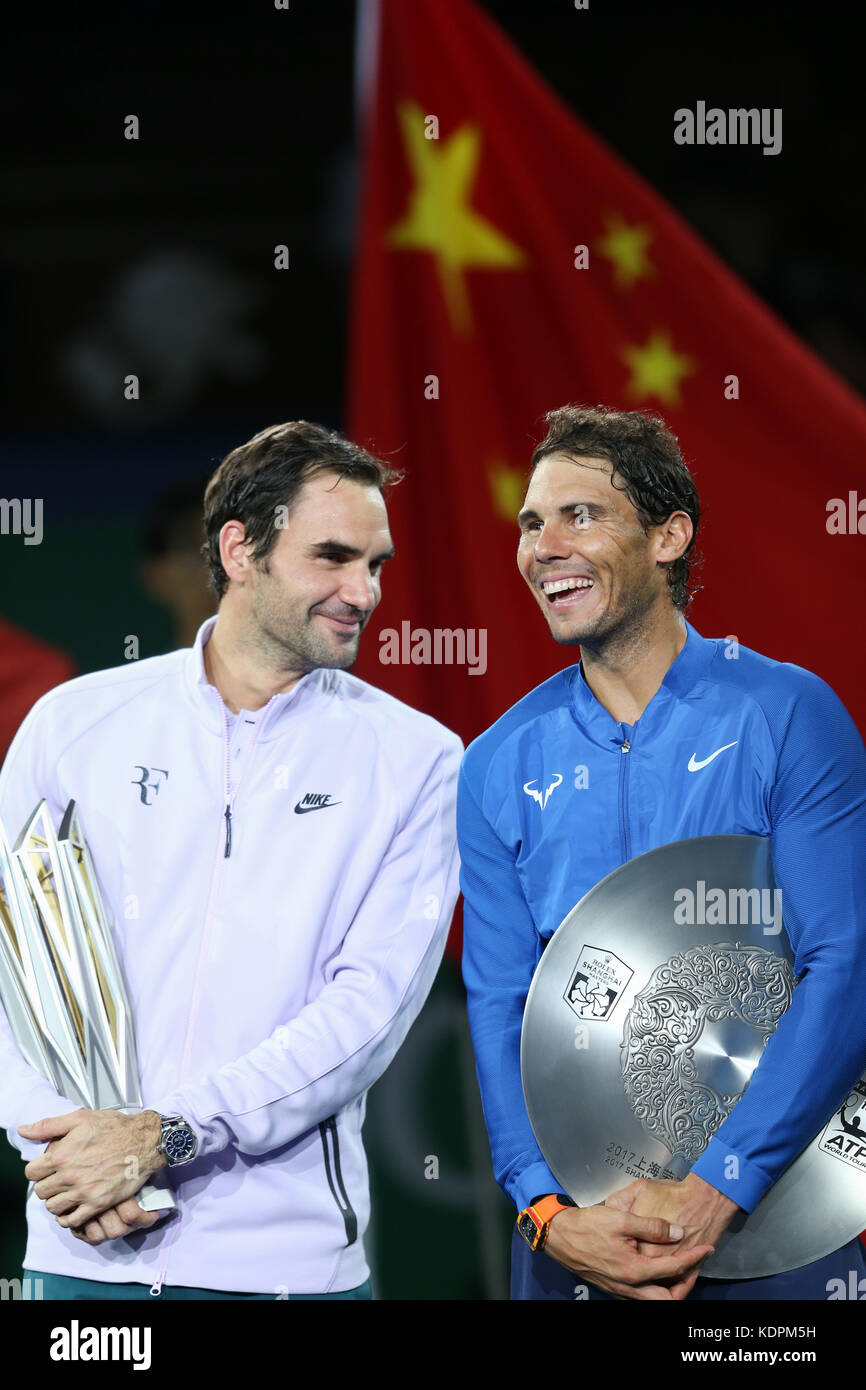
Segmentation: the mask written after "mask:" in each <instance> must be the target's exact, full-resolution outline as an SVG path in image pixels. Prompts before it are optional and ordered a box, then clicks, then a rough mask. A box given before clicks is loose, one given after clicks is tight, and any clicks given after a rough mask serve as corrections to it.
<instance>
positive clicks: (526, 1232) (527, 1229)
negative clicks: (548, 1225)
mask: <svg viewBox="0 0 866 1390" xmlns="http://www.w3.org/2000/svg"><path fill="white" fill-rule="evenodd" d="M518 1230H519V1231H520V1234H521V1235H522V1236H523V1239H524V1240H528V1241H529V1243H530V1244H532V1243H533V1241H534V1240H535V1238H536V1236H537V1235H538V1227H537V1226H536V1224H535V1222H534V1221H533V1219H532V1217H531V1216H530V1215H529V1213H528V1212H527V1213H526V1214H525V1215H524V1216H521V1218H520V1225H519V1227H518Z"/></svg>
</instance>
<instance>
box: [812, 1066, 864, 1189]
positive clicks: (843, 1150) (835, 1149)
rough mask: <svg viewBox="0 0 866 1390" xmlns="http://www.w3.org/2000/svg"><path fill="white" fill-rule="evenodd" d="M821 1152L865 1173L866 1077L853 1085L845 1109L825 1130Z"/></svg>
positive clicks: (841, 1110)
mask: <svg viewBox="0 0 866 1390" xmlns="http://www.w3.org/2000/svg"><path fill="white" fill-rule="evenodd" d="M818 1148H819V1149H820V1150H821V1152H822V1153H825V1154H833V1156H834V1158H841V1159H844V1161H845V1162H846V1163H850V1164H852V1165H853V1166H854V1167H855V1168H859V1169H860V1171H861V1173H866V1077H861V1079H860V1080H859V1081H855V1082H854V1087H853V1089H852V1090H851V1091H850V1092H849V1093H848V1096H847V1097H846V1099H845V1103H844V1104H843V1106H842V1108H841V1109H840V1110H837V1111H836V1113H835V1115H833V1116H832V1117H831V1119H830V1120H829V1122H828V1124H827V1125H826V1126H825V1128H824V1133H823V1134H822V1135H821V1138H820V1139H819V1141H818Z"/></svg>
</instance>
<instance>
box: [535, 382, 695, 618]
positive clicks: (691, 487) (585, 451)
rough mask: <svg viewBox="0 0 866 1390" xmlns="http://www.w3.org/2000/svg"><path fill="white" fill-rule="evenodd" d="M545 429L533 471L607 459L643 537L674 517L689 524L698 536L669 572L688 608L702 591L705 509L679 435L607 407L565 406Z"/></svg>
mask: <svg viewBox="0 0 866 1390" xmlns="http://www.w3.org/2000/svg"><path fill="white" fill-rule="evenodd" d="M545 423H546V425H547V434H546V435H545V437H544V439H542V441H541V443H540V444H539V445H538V446H537V448H536V449H535V452H534V453H533V455H532V462H531V468H532V469H533V470H534V469H535V468H537V467H538V465H539V463H541V460H542V459H544V458H547V456H548V455H549V454H571V455H573V456H574V457H575V458H590V457H597V458H606V459H608V460H609V462H610V463H611V464H612V465H613V472H612V474H611V483H612V484H613V486H614V487H616V488H618V489H619V490H620V491H621V492H624V493H625V495H626V497H627V498H628V499H629V501H630V502H631V504H632V506H633V507H634V509H635V511H636V512H637V515H638V520H639V521H640V524H641V526H642V527H643V529H644V531H645V532H647V533H648V532H649V528H650V526H660V525H661V524H662V522H664V521H667V519H668V517H669V516H670V515H671V513H672V512H685V513H686V515H687V516H689V517H690V518H691V522H692V526H693V527H694V532H693V535H692V539H691V541H690V542H689V545H688V548H687V549H686V551H685V552H684V554H682V555H681V556H680V558H679V559H678V560H674V561H672V562H671V563H670V564H669V565H666V566H665V568H666V569H667V572H668V584H669V585H670V591H671V599H672V601H673V603H674V604H675V605H676V607H677V608H681V609H685V608H687V607H688V605H689V604H690V603H691V601H692V598H693V597H694V595H695V594H696V593H697V592H698V589H699V588H700V585H698V584H695V583H694V582H693V580H692V578H691V571H692V570H693V569H695V568H696V567H697V566H698V565H699V564H700V556H699V555H698V553H697V551H696V548H695V546H696V540H697V534H698V523H699V521H700V516H701V504H700V499H699V497H698V493H697V489H696V487H695V483H694V479H693V478H692V475H691V473H690V472H689V470H688V468H687V467H686V464H685V463H684V462H683V456H682V454H681V453H680V446H679V444H678V442H677V438H676V435H674V434H672V432H671V431H670V430H669V429H668V427H667V425H666V424H665V422H664V420H662V419H661V417H660V416H658V415H650V414H649V413H644V412H643V411H640V410H613V409H611V408H609V407H608V406H603V405H600V406H584V405H564V406H561V407H560V408H559V409H558V410H551V411H548V413H547V415H546V416H545ZM617 480H619V481H617Z"/></svg>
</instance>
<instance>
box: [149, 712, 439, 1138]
mask: <svg viewBox="0 0 866 1390" xmlns="http://www.w3.org/2000/svg"><path fill="white" fill-rule="evenodd" d="M460 751H461V746H460V743H459V740H457V739H456V738H455V739H454V740H453V741H451V740H449V741H448V743H447V744H446V745H445V746H444V747H443V748H442V749H441V751H440V752H439V755H438V757H437V758H436V759H435V762H434V763H433V764H432V765H431V766H430V768H429V771H428V772H427V775H426V777H423V780H422V785H421V786H420V789H419V791H418V792H417V795H416V796H415V798H414V801H413V804H412V806H411V809H410V811H409V813H408V815H407V816H406V817H405V818H404V820H403V823H402V824H401V825H400V827H399V828H398V830H397V832H396V834H395V835H394V838H393V840H392V841H391V844H390V847H389V849H388V851H387V853H386V854H385V856H384V858H383V860H382V862H381V864H380V866H379V870H378V873H377V875H376V878H375V881H374V884H373V886H372V888H371V889H370V891H369V892H368V894H367V897H366V898H365V900H364V902H363V904H362V905H361V908H360V910H359V911H358V912H357V913H356V914H355V917H354V919H353V920H352V922H351V923H349V924H348V925H347V930H346V934H345V937H344V938H343V941H342V945H341V947H340V950H339V952H338V954H337V956H336V958H335V959H334V960H333V961H332V962H331V964H330V966H329V978H328V980H327V982H326V984H325V985H324V986H323V988H322V989H321V990H320V992H319V994H318V995H317V996H316V998H315V999H313V1000H311V1001H310V1003H309V1004H307V1006H306V1007H305V1008H303V1009H302V1010H301V1012H300V1013H299V1014H298V1015H297V1016H296V1017H294V1018H291V1019H289V1020H287V1021H286V1022H285V1023H284V1024H281V1025H280V1026H279V1027H278V1028H276V1029H275V1030H274V1032H273V1033H272V1034H271V1035H270V1037H268V1038H266V1039H264V1041H263V1042H261V1043H259V1044H258V1045H257V1046H256V1047H254V1048H253V1049H252V1050H251V1051H249V1052H247V1053H245V1054H244V1055H243V1056H242V1057H238V1058H237V1059H236V1060H235V1061H233V1062H230V1063H228V1064H227V1065H225V1066H223V1067H220V1068H219V1069H218V1070H216V1071H214V1072H213V1073H211V1074H210V1075H208V1076H204V1077H201V1078H199V1079H196V1080H192V1081H189V1082H185V1083H184V1084H182V1085H181V1086H179V1087H177V1088H176V1089H175V1090H174V1091H172V1093H171V1094H170V1095H167V1096H162V1097H160V1098H158V1099H155V1098H153V1097H145V1104H146V1105H147V1106H148V1107H149V1108H152V1109H155V1110H158V1111H159V1112H160V1113H161V1114H180V1115H182V1116H183V1117H184V1118H185V1119H186V1120H187V1121H188V1122H189V1124H190V1125H191V1126H192V1127H193V1129H194V1130H195V1131H196V1133H197V1135H198V1138H199V1154H200V1155H207V1154H212V1153H217V1152H219V1151H220V1150H221V1149H224V1148H225V1147H227V1146H228V1145H233V1146H234V1147H235V1148H237V1149H239V1150H240V1151H241V1152H242V1153H249V1154H262V1153H267V1152H269V1151H270V1150H272V1149H277V1148H280V1147H282V1146H283V1145H285V1144H289V1143H291V1142H292V1141H293V1140H295V1139H297V1138H298V1137H299V1136H300V1135H302V1134H305V1133H306V1132H307V1131H308V1130H310V1129H311V1128H313V1127H314V1126H315V1125H317V1124H319V1123H321V1122H322V1121H323V1120H325V1119H327V1118H328V1117H329V1116H331V1115H334V1114H336V1113H337V1112H338V1111H340V1110H341V1109H343V1108H344V1107H345V1106H346V1105H348V1104H350V1103H351V1102H352V1101H354V1100H356V1099H357V1097H358V1096H360V1095H361V1094H362V1093H363V1092H364V1091H366V1090H367V1089H368V1088H369V1087H370V1086H371V1085H372V1084H373V1082H374V1081H376V1080H377V1079H378V1078H379V1077H380V1076H381V1075H382V1073H383V1072H384V1071H385V1068H386V1067H387V1066H388V1064H389V1063H390V1062H391V1060H392V1059H393V1057H394V1055H395V1054H396V1052H397V1050H398V1048H399V1047H400V1045H401V1043H402V1042H403V1039H404V1038H405V1036H406V1034H407V1033H408V1031H409V1028H410V1026H411V1024H412V1023H413V1022H414V1020H415V1018H416V1017H417V1015H418V1013H419V1012H420V1010H421V1007H422V1005H423V1003H424V1001H425V999H426V998H427V995H428V993H429V991H430V988H431V986H432V984H433V981H434V979H435V976H436V973H437V970H438V968H439V964H440V962H441V960H442V954H443V951H444V948H445V940H446V936H447V933H448V927H449V924H450V922H451V917H452V914H453V911H454V905H455V902H456V900H457V893H458V883H457V877H458V867H457V845H456V831H455V823H454V822H455V800H456V782H457V769H458V765H459V758H460Z"/></svg>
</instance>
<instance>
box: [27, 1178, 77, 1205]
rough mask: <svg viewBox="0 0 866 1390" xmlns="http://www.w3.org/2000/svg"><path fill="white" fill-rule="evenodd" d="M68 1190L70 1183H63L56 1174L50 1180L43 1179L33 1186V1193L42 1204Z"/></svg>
mask: <svg viewBox="0 0 866 1390" xmlns="http://www.w3.org/2000/svg"><path fill="white" fill-rule="evenodd" d="M68 1190H69V1185H68V1183H64V1182H61V1180H60V1178H59V1177H58V1175H57V1174H56V1173H52V1174H51V1177H50V1178H41V1179H40V1180H39V1182H37V1183H34V1184H33V1191H34V1192H35V1193H36V1196H37V1197H38V1198H39V1200H40V1202H47V1201H48V1198H49V1197H59V1196H60V1194H61V1193H62V1192H67V1191H68Z"/></svg>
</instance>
